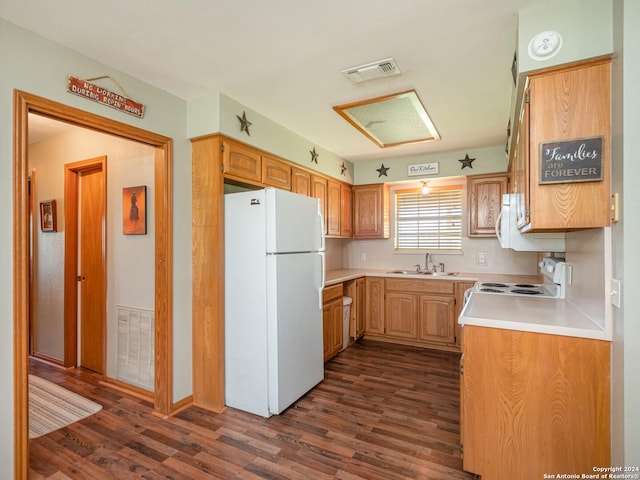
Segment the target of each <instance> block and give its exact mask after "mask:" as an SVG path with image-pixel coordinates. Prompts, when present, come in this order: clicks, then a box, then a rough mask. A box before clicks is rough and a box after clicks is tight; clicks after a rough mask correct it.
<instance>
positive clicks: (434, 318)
mask: <svg viewBox="0 0 640 480" xmlns="http://www.w3.org/2000/svg"><path fill="white" fill-rule="evenodd" d="M454 309H455V300H454V299H453V298H452V297H435V296H432V295H420V306H419V314H418V339H420V340H425V341H428V342H436V343H449V344H451V343H454V342H455V338H454V336H455V328H454V314H453V312H454Z"/></svg>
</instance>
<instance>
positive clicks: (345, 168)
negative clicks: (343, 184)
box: [340, 162, 347, 175]
mask: <svg viewBox="0 0 640 480" xmlns="http://www.w3.org/2000/svg"><path fill="white" fill-rule="evenodd" d="M346 171H347V166H346V165H345V164H344V162H342V165H340V175H344V172H346Z"/></svg>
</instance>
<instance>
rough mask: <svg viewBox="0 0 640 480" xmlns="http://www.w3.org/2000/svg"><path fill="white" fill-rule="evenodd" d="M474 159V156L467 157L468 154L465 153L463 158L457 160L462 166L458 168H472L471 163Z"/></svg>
mask: <svg viewBox="0 0 640 480" xmlns="http://www.w3.org/2000/svg"><path fill="white" fill-rule="evenodd" d="M474 160H475V158H469V154H468V153H467V154H465V156H464V158H463V159H462V160H458V161H459V162H460V163H462V167H461V168H460V170H462V169H464V167H469V168H473V165H471V164H472V163H473V161H474Z"/></svg>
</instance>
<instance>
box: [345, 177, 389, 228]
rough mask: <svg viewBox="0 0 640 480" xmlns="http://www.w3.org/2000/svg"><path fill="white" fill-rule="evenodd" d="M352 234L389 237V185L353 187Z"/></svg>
mask: <svg viewBox="0 0 640 480" xmlns="http://www.w3.org/2000/svg"><path fill="white" fill-rule="evenodd" d="M353 215H354V218H353V222H354V225H353V236H354V237H355V238H389V186H388V185H385V184H377V185H359V186H355V187H353Z"/></svg>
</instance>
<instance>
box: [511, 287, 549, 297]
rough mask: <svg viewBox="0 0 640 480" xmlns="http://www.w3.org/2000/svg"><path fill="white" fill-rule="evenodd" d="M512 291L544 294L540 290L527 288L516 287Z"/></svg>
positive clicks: (522, 293) (524, 293)
mask: <svg viewBox="0 0 640 480" xmlns="http://www.w3.org/2000/svg"><path fill="white" fill-rule="evenodd" d="M511 293H518V294H520V295H542V292H541V291H539V290H528V289H526V288H514V289H513V290H511Z"/></svg>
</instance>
